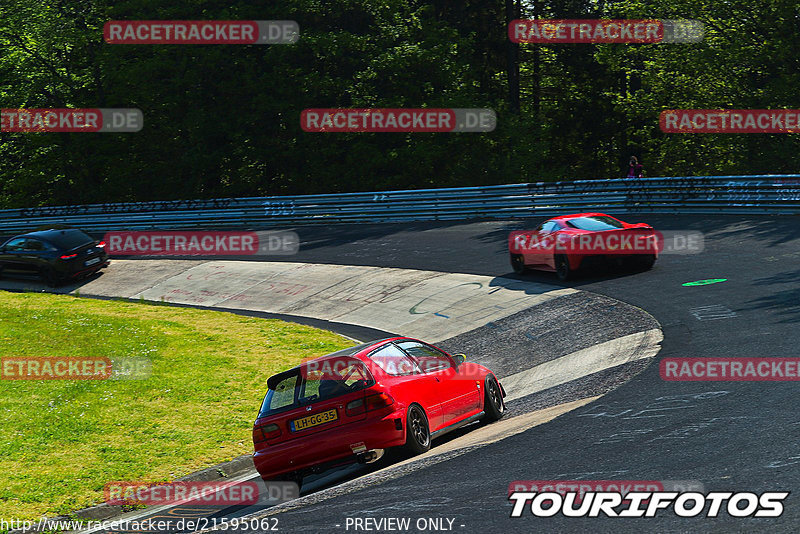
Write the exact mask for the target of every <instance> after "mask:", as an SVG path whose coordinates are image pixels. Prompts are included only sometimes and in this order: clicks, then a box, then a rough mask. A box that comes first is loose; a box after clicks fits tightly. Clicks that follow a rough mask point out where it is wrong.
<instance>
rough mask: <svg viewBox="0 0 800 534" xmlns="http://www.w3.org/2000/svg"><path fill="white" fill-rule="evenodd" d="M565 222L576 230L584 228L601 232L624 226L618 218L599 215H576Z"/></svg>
mask: <svg viewBox="0 0 800 534" xmlns="http://www.w3.org/2000/svg"><path fill="white" fill-rule="evenodd" d="M567 224H568V225H570V226H572V227H573V228H577V229H578V230H586V231H588V232H602V231H604V230H618V229H620V228H624V226H623V225H622V223H621V222H619V221H618V220H616V219H614V218H612V217H608V216H600V215H594V216H592V217H577V218H575V219H570V220H569V221H568V222H567Z"/></svg>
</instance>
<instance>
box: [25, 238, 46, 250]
mask: <svg viewBox="0 0 800 534" xmlns="http://www.w3.org/2000/svg"><path fill="white" fill-rule="evenodd" d="M25 250H30V251H41V250H46V247H45V246H44V243H42V242H41V241H39V240H38V239H28V240H27V241H25Z"/></svg>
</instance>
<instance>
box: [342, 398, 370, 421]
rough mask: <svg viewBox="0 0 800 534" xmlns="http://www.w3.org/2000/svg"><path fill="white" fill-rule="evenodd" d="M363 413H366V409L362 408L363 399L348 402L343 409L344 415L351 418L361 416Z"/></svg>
mask: <svg viewBox="0 0 800 534" xmlns="http://www.w3.org/2000/svg"><path fill="white" fill-rule="evenodd" d="M364 412H366V409H365V408H364V399H356V400H354V401H350V402H348V403H347V406H345V409H344V413H346V414H347V415H348V416H350V417H353V416H354V415H361V414H362V413H364Z"/></svg>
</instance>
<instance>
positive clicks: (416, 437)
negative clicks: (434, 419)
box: [405, 404, 431, 454]
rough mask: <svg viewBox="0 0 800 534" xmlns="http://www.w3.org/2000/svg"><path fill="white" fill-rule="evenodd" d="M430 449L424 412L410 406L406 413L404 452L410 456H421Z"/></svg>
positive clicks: (414, 406)
mask: <svg viewBox="0 0 800 534" xmlns="http://www.w3.org/2000/svg"><path fill="white" fill-rule="evenodd" d="M430 448H431V430H430V426H429V425H428V417H427V416H426V415H425V411H424V410H423V409H422V408H421V407H420V406H419V405H418V404H412V405H411V406H410V407H409V408H408V412H407V413H406V444H405V449H406V451H408V452H410V453H411V454H422V453H423V452H427V451H428V450H429V449H430Z"/></svg>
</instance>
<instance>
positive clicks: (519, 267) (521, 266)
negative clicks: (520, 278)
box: [511, 254, 528, 274]
mask: <svg viewBox="0 0 800 534" xmlns="http://www.w3.org/2000/svg"><path fill="white" fill-rule="evenodd" d="M511 268H512V269H514V272H515V273H517V274H525V273H526V272H527V271H528V268H527V267H525V259H524V258H523V257H522V254H511Z"/></svg>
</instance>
